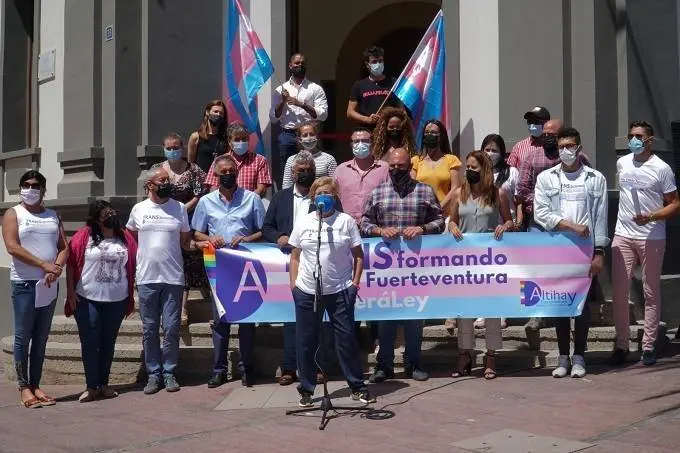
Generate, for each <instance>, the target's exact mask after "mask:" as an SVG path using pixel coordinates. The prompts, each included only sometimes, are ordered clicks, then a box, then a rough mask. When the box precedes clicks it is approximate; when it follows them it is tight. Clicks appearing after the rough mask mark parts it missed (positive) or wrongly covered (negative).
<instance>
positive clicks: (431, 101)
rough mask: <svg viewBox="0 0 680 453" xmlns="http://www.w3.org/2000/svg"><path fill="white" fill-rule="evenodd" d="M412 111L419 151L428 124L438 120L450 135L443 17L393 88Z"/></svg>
mask: <svg viewBox="0 0 680 453" xmlns="http://www.w3.org/2000/svg"><path fill="white" fill-rule="evenodd" d="M392 91H393V92H394V94H395V95H396V96H397V97H398V98H399V100H401V102H403V103H404V105H405V106H406V107H408V109H409V110H410V111H411V115H412V118H413V124H415V127H416V131H415V132H416V141H417V144H418V148H420V145H421V143H422V138H423V137H422V131H423V126H424V125H425V122H426V121H428V120H431V119H435V120H439V121H441V122H442V123H444V125H445V126H446V128H447V129H448V132H449V135H450V134H451V130H450V127H451V125H450V123H449V109H448V105H447V90H446V47H445V44H444V15H443V13H442V11H441V10H439V13H437V15H436V16H435V18H434V20H433V21H432V23H431V24H430V27H429V28H428V29H427V31H426V32H425V36H423V39H421V40H420V44H418V47H417V48H416V51H415V52H414V53H413V55H412V56H411V59H410V60H409V61H408V63H407V64H406V67H405V68H404V70H403V71H402V73H401V75H400V76H399V78H398V79H397V81H396V82H395V84H394V88H393V89H392Z"/></svg>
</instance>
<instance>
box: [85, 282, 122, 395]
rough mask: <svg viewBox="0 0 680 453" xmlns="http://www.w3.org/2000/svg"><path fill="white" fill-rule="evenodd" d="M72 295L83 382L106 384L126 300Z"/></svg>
mask: <svg viewBox="0 0 680 453" xmlns="http://www.w3.org/2000/svg"><path fill="white" fill-rule="evenodd" d="M76 298H77V301H78V303H77V304H76V309H75V311H74V313H73V316H74V317H75V318H76V323H77V324H78V335H79V336H80V349H81V351H82V354H83V368H84V369H85V383H86V385H87V388H89V389H96V388H99V387H101V386H103V385H109V374H111V364H112V363H113V353H114V351H115V349H116V338H117V337H118V330H119V329H120V325H121V323H122V322H123V318H124V317H125V312H126V311H127V306H128V301H127V299H126V300H122V301H120V302H95V301H93V300H89V299H86V298H84V297H81V296H79V295H76Z"/></svg>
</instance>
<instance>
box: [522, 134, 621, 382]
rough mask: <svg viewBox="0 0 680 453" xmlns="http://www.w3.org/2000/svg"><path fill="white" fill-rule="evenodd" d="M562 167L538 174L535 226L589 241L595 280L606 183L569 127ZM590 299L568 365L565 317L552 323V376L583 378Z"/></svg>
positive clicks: (561, 137)
mask: <svg viewBox="0 0 680 453" xmlns="http://www.w3.org/2000/svg"><path fill="white" fill-rule="evenodd" d="M557 145H558V150H559V156H560V160H561V161H562V163H561V164H559V165H557V166H555V167H552V168H549V169H547V170H545V171H543V172H541V173H540V174H539V175H538V178H537V180H536V188H535V192H534V221H535V222H536V223H537V224H538V225H540V226H541V227H542V228H544V229H545V230H546V231H570V232H572V233H576V234H578V235H579V236H581V237H584V238H587V237H590V236H592V237H593V245H594V252H593V259H592V262H591V265H590V276H591V277H595V276H596V275H597V274H598V273H599V272H600V271H601V270H602V266H603V265H604V248H605V247H606V246H607V245H608V244H609V238H608V237H607V181H606V180H605V178H604V176H603V175H602V173H600V172H599V171H597V170H594V169H592V168H590V167H588V166H586V165H584V164H583V160H582V159H581V150H582V148H581V135H580V134H579V132H578V131H577V130H576V129H574V128H571V127H568V128H565V129H562V130H561V131H560V132H559V133H558V135H557ZM588 302H589V301H588V297H586V301H585V303H584V304H583V310H582V311H581V315H579V316H577V317H576V319H575V327H574V356H573V357H572V359H571V361H570V360H569V350H570V348H569V338H570V336H571V326H570V319H569V318H556V319H555V331H556V333H557V344H558V348H559V351H560V357H559V364H558V366H557V368H556V369H555V370H554V371H553V377H556V378H563V377H565V376H567V374H569V371H571V377H575V378H581V377H583V376H585V375H586V367H585V365H586V362H585V359H584V353H585V351H586V345H587V343H588V327H589V323H590V307H589V304H588Z"/></svg>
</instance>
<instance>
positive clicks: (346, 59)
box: [326, 1, 440, 162]
mask: <svg viewBox="0 0 680 453" xmlns="http://www.w3.org/2000/svg"><path fill="white" fill-rule="evenodd" d="M439 8H440V6H439V5H438V4H434V3H428V2H424V1H406V2H399V3H393V4H391V5H388V6H385V7H383V8H380V9H378V10H376V11H374V12H372V13H371V14H368V15H367V16H366V17H364V18H363V19H362V20H361V21H360V22H359V23H358V24H357V25H355V26H354V28H353V29H352V30H351V31H350V33H349V34H348V35H347V38H346V39H345V41H344V43H343V44H342V47H341V49H340V51H339V53H338V58H337V63H336V66H335V68H336V69H335V86H336V90H335V93H336V95H335V100H334V103H333V104H334V105H335V114H336V119H337V120H336V124H335V125H334V126H335V127H334V129H335V130H333V131H331V130H329V128H326V132H335V133H336V134H334V137H336V139H335V140H333V141H329V142H328V143H327V146H328V148H329V149H332V150H333V151H334V154H335V156H336V159H337V160H338V162H342V161H344V160H347V159H349V158H350V157H351V151H350V148H349V145H348V136H349V132H350V131H351V130H352V127H353V124H352V123H351V122H350V121H349V120H347V117H346V111H347V101H348V98H349V93H350V91H351V89H352V84H353V83H354V82H355V81H356V80H358V79H360V78H362V77H366V75H367V73H366V70H365V68H364V65H363V61H362V55H363V52H364V49H365V48H366V47H368V46H370V45H372V44H375V45H377V46H380V47H382V48H384V49H385V73H386V74H389V75H394V76H395V77H397V76H398V75H399V73H400V72H401V71H402V69H403V68H404V66H405V65H406V63H407V62H408V60H409V58H411V55H412V54H413V51H414V50H415V48H416V47H417V46H418V43H419V42H420V40H421V38H422V37H423V34H424V33H425V30H427V27H428V26H429V25H430V23H431V22H432V19H433V18H434V16H435V15H436V14H437V11H439ZM333 104H331V105H333ZM343 136H344V138H342V137H343Z"/></svg>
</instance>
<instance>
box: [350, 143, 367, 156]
mask: <svg viewBox="0 0 680 453" xmlns="http://www.w3.org/2000/svg"><path fill="white" fill-rule="evenodd" d="M352 152H353V153H354V157H356V158H357V159H366V158H367V157H368V156H369V155H370V154H371V144H370V143H365V142H357V143H352Z"/></svg>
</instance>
